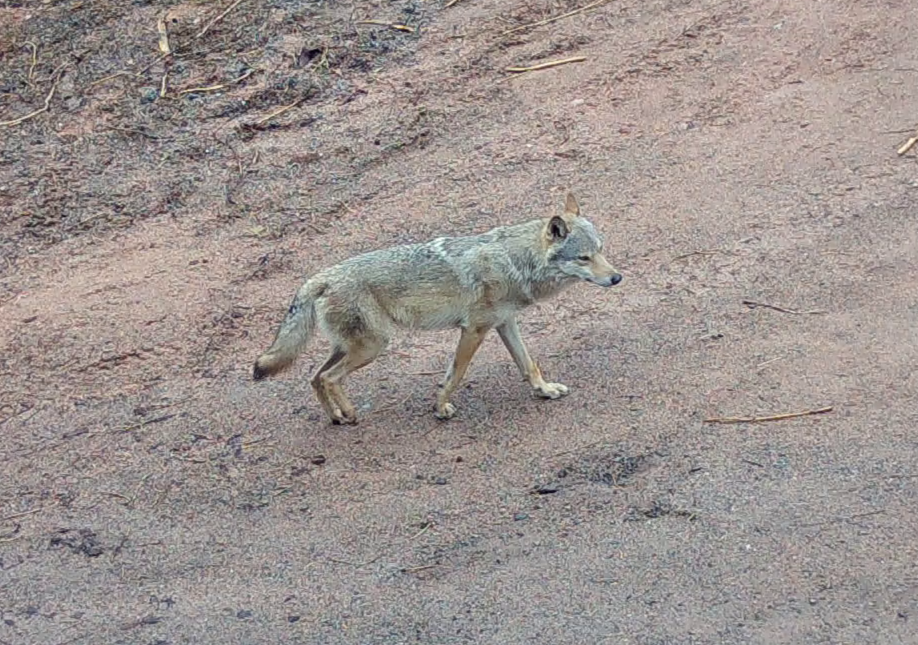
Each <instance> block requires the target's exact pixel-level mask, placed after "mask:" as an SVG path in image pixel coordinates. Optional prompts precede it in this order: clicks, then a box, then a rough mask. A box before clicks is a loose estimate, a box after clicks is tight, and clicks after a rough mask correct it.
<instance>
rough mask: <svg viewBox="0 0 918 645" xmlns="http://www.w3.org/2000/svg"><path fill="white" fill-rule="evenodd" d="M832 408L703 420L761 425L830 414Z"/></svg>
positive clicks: (707, 421) (706, 420)
mask: <svg viewBox="0 0 918 645" xmlns="http://www.w3.org/2000/svg"><path fill="white" fill-rule="evenodd" d="M831 411H832V406H831V405H830V406H828V407H825V408H819V409H818V410H804V411H803V412H789V413H787V414H775V415H772V416H768V417H714V418H711V419H705V420H704V422H705V423H723V424H727V423H762V422H765V421H783V420H784V419H795V418H797V417H807V416H812V415H814V414H825V413H826V412H831Z"/></svg>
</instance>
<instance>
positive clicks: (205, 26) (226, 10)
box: [195, 0, 242, 38]
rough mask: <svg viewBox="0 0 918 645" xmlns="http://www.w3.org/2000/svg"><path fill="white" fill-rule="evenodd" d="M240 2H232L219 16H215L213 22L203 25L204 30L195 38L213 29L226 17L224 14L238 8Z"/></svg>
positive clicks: (239, 0) (240, 0)
mask: <svg viewBox="0 0 918 645" xmlns="http://www.w3.org/2000/svg"><path fill="white" fill-rule="evenodd" d="M240 2H242V0H236V1H235V2H233V4H231V5H230V6H228V7H227V8H226V9H225V10H224V11H223V12H222V13H221V14H220V15H219V16H217V17H216V18H214V19H213V20H211V21H210V22H209V23H207V24H206V25H204V29H202V30H201V31H199V32H198V35H197V36H195V38H200V37H201V36H203V35H204V34H206V33H207V31H208V30H209V29H210V28H211V27H213V26H214V25H215V24H217V23H218V22H220V21H221V20H223V19H224V18H225V17H226V14H228V13H229V12H230V11H232V10H233V9H235V8H236V7H237V6H239V3H240Z"/></svg>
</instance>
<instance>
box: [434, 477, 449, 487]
mask: <svg viewBox="0 0 918 645" xmlns="http://www.w3.org/2000/svg"><path fill="white" fill-rule="evenodd" d="M434 483H435V484H436V485H437V486H446V484H448V483H449V482H448V481H446V477H437V478H436V479H434Z"/></svg>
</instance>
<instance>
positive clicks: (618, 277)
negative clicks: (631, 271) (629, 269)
mask: <svg viewBox="0 0 918 645" xmlns="http://www.w3.org/2000/svg"><path fill="white" fill-rule="evenodd" d="M621 281H622V274H621V273H613V274H612V275H610V276H607V277H605V278H591V279H590V282H592V283H593V284H598V285H599V286H600V287H614V286H615V285H617V284H618V283H619V282H621Z"/></svg>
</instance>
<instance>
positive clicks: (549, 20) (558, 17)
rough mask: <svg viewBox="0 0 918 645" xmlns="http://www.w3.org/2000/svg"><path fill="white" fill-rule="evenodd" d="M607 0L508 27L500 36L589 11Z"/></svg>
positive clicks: (598, 0)
mask: <svg viewBox="0 0 918 645" xmlns="http://www.w3.org/2000/svg"><path fill="white" fill-rule="evenodd" d="M607 2H609V0H596V2H591V3H590V4H588V5H586V6H583V7H580V8H579V9H574V10H573V11H568V12H567V13H563V14H561V15H560V16H554V17H552V18H546V19H545V20H538V21H536V22H531V23H529V24H528V25H520V26H519V27H514V28H513V29H508V30H507V31H504V32H501V34H500V35H501V36H506V35H507V34H512V33H514V32H517V31H523V30H524V29H529V28H530V27H541V26H542V25H547V24H548V23H551V22H555V21H556V20H562V19H564V18H569V17H570V16H575V15H577V14H578V13H583V12H584V11H589V10H590V9H594V8H596V7H598V6H599V5H602V4H606V3H607Z"/></svg>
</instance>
